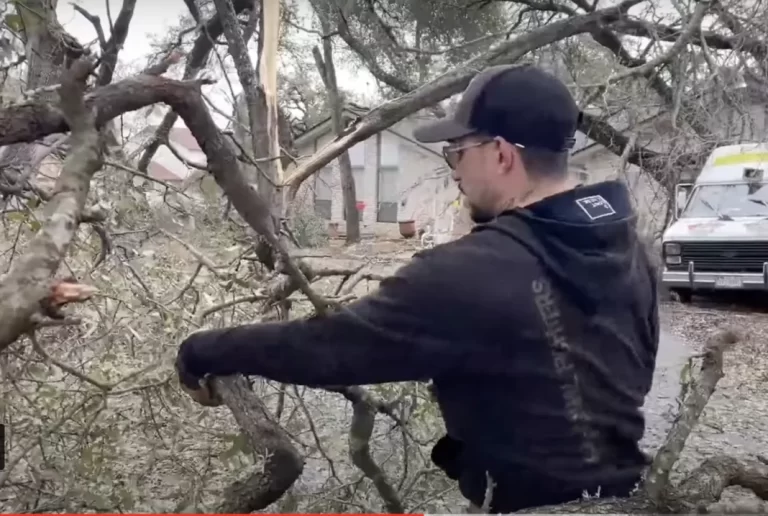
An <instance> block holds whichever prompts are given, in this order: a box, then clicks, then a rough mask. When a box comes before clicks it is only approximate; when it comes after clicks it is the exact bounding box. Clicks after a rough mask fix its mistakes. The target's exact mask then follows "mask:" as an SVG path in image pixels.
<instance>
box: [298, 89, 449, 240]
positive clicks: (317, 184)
mask: <svg viewBox="0 0 768 516" xmlns="http://www.w3.org/2000/svg"><path fill="white" fill-rule="evenodd" d="M366 112H367V110H366V109H365V108H362V107H360V106H356V105H354V104H348V105H347V106H346V107H345V109H344V111H343V119H344V123H345V124H348V123H350V122H352V121H353V120H355V119H356V118H357V117H359V116H362V115H364V114H365V113H366ZM426 118H427V117H420V116H418V115H417V116H412V117H409V118H406V119H404V120H401V121H400V122H398V123H397V124H395V125H393V126H391V127H389V128H388V129H385V130H384V131H382V132H380V133H378V134H376V135H374V136H372V137H370V138H368V139H367V140H364V141H362V142H359V143H358V144H356V145H354V146H353V147H351V148H350V149H349V150H348V154H349V159H350V162H351V165H352V174H353V177H354V179H355V192H356V195H357V203H358V210H360V213H361V215H362V216H361V230H362V231H363V232H368V233H371V232H372V233H390V232H391V233H397V232H398V222H400V221H408V220H414V221H416V224H417V227H424V226H425V225H427V224H430V223H432V222H433V221H434V220H435V219H440V220H442V219H444V218H445V217H446V216H447V213H448V212H449V211H452V210H451V203H452V202H453V201H455V200H456V199H457V198H458V193H459V192H458V190H457V189H456V186H455V184H454V183H453V181H451V179H450V175H449V171H448V169H447V167H446V166H445V161H444V160H443V157H442V153H441V145H439V144H438V145H427V144H422V143H419V142H417V141H416V140H414V139H413V137H412V132H413V129H414V127H416V126H417V125H418V124H419V123H421V122H422V121H423V120H425V119H426ZM334 137H335V135H334V133H333V131H332V127H331V120H330V118H327V119H325V120H323V121H321V122H319V123H317V124H316V125H315V126H313V127H311V128H309V129H308V130H307V131H306V132H304V133H303V134H302V135H300V136H298V137H297V138H296V139H295V140H294V148H295V150H296V153H297V155H298V156H299V162H301V158H302V157H309V156H311V155H312V154H314V153H315V152H316V151H317V150H319V149H321V148H322V147H323V146H324V145H326V144H327V143H328V142H329V141H331V140H332V139H333V138H334ZM286 172H287V175H289V174H290V169H289V170H287V171H286ZM297 201H298V202H300V203H302V204H304V206H305V207H307V208H311V209H312V210H313V211H314V212H315V214H317V215H318V216H320V217H322V218H324V219H326V220H328V221H329V222H330V223H339V227H340V228H341V229H343V228H344V220H345V216H344V209H343V200H342V193H341V174H340V170H339V165H338V160H334V161H332V162H331V163H330V164H329V165H327V166H326V167H325V168H323V169H322V170H320V171H318V172H317V173H316V174H315V175H314V176H313V177H312V178H310V179H308V180H307V181H305V183H304V184H303V185H302V188H301V189H300V190H299V193H298V194H297Z"/></svg>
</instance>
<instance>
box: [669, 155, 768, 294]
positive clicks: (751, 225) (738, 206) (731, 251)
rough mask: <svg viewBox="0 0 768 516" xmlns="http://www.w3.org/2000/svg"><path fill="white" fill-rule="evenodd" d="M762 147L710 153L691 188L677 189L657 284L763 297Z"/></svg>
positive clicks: (766, 276) (766, 211) (766, 213)
mask: <svg viewBox="0 0 768 516" xmlns="http://www.w3.org/2000/svg"><path fill="white" fill-rule="evenodd" d="M766 170H768V144H741V145H728V146H724V147H719V148H716V149H715V150H714V151H712V154H710V156H709V158H708V159H707V162H706V164H705V165H704V168H703V170H702V171H701V173H700V174H699V176H698V178H696V181H695V183H692V184H691V183H688V184H679V185H677V188H676V192H675V201H676V203H675V213H676V217H675V221H674V223H673V224H672V225H671V226H670V227H669V228H668V229H667V230H666V231H665V232H664V236H663V237H662V258H663V261H664V271H663V273H662V283H663V284H664V285H665V286H666V287H667V288H668V289H669V290H670V291H672V292H676V293H677V294H678V296H679V297H680V300H681V301H683V302H688V301H690V298H691V294H692V293H693V292H694V291H712V290H721V289H731V290H733V289H742V290H747V289H749V290H766V291H768V182H767V181H766V180H767V179H768V173H766Z"/></svg>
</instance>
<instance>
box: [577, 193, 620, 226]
mask: <svg viewBox="0 0 768 516" xmlns="http://www.w3.org/2000/svg"><path fill="white" fill-rule="evenodd" d="M576 204H578V205H579V208H581V210H582V211H583V212H584V213H586V214H587V217H589V218H590V220H597V219H601V218H603V217H610V216H611V215H615V214H616V210H614V209H613V206H611V203H609V202H608V201H606V200H605V198H604V197H603V196H602V195H590V196H589V197H582V198H581V199H576Z"/></svg>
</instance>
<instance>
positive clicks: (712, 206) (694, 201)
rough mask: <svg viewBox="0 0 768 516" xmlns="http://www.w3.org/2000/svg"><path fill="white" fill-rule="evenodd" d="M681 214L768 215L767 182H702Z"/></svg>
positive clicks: (691, 215)
mask: <svg viewBox="0 0 768 516" xmlns="http://www.w3.org/2000/svg"><path fill="white" fill-rule="evenodd" d="M681 217H686V218H687V217H719V218H721V219H726V220H727V219H728V218H731V217H768V183H736V184H720V185H700V186H698V187H696V188H695V189H694V190H693V196H692V197H691V200H690V202H689V203H688V205H687V206H686V207H685V211H684V212H683V213H682V214H681Z"/></svg>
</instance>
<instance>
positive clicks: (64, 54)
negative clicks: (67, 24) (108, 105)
mask: <svg viewBox="0 0 768 516" xmlns="http://www.w3.org/2000/svg"><path fill="white" fill-rule="evenodd" d="M56 3H57V2H56V0H25V1H24V2H16V13H17V14H18V15H19V17H20V18H21V22H22V26H23V30H22V32H21V36H22V38H23V40H24V52H25V55H26V59H27V76H26V85H25V90H37V89H39V88H43V87H45V86H51V85H54V84H56V83H57V82H58V80H59V76H60V75H61V72H62V70H64V69H65V68H66V67H67V61H68V60H71V59H72V58H76V57H79V56H80V55H81V54H82V47H81V46H80V44H79V43H78V42H77V40H75V39H74V38H73V37H72V36H70V35H69V34H67V33H66V32H65V31H64V29H63V28H62V27H61V25H59V22H58V20H57V18H56ZM36 98H38V99H41V100H50V101H52V102H56V92H48V91H43V92H39V93H37V94H36ZM35 148H36V145H35V144H34V143H32V144H24V143H21V144H15V145H11V146H9V147H8V148H6V149H3V151H2V155H1V157H0V166H2V167H3V168H6V174H7V175H8V177H6V179H7V180H10V181H11V182H14V176H15V177H20V175H21V173H22V169H23V168H24V167H25V166H26V165H27V164H29V163H30V162H32V161H33V160H34V156H35ZM25 176H26V177H29V176H30V174H25ZM17 186H22V185H17Z"/></svg>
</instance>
